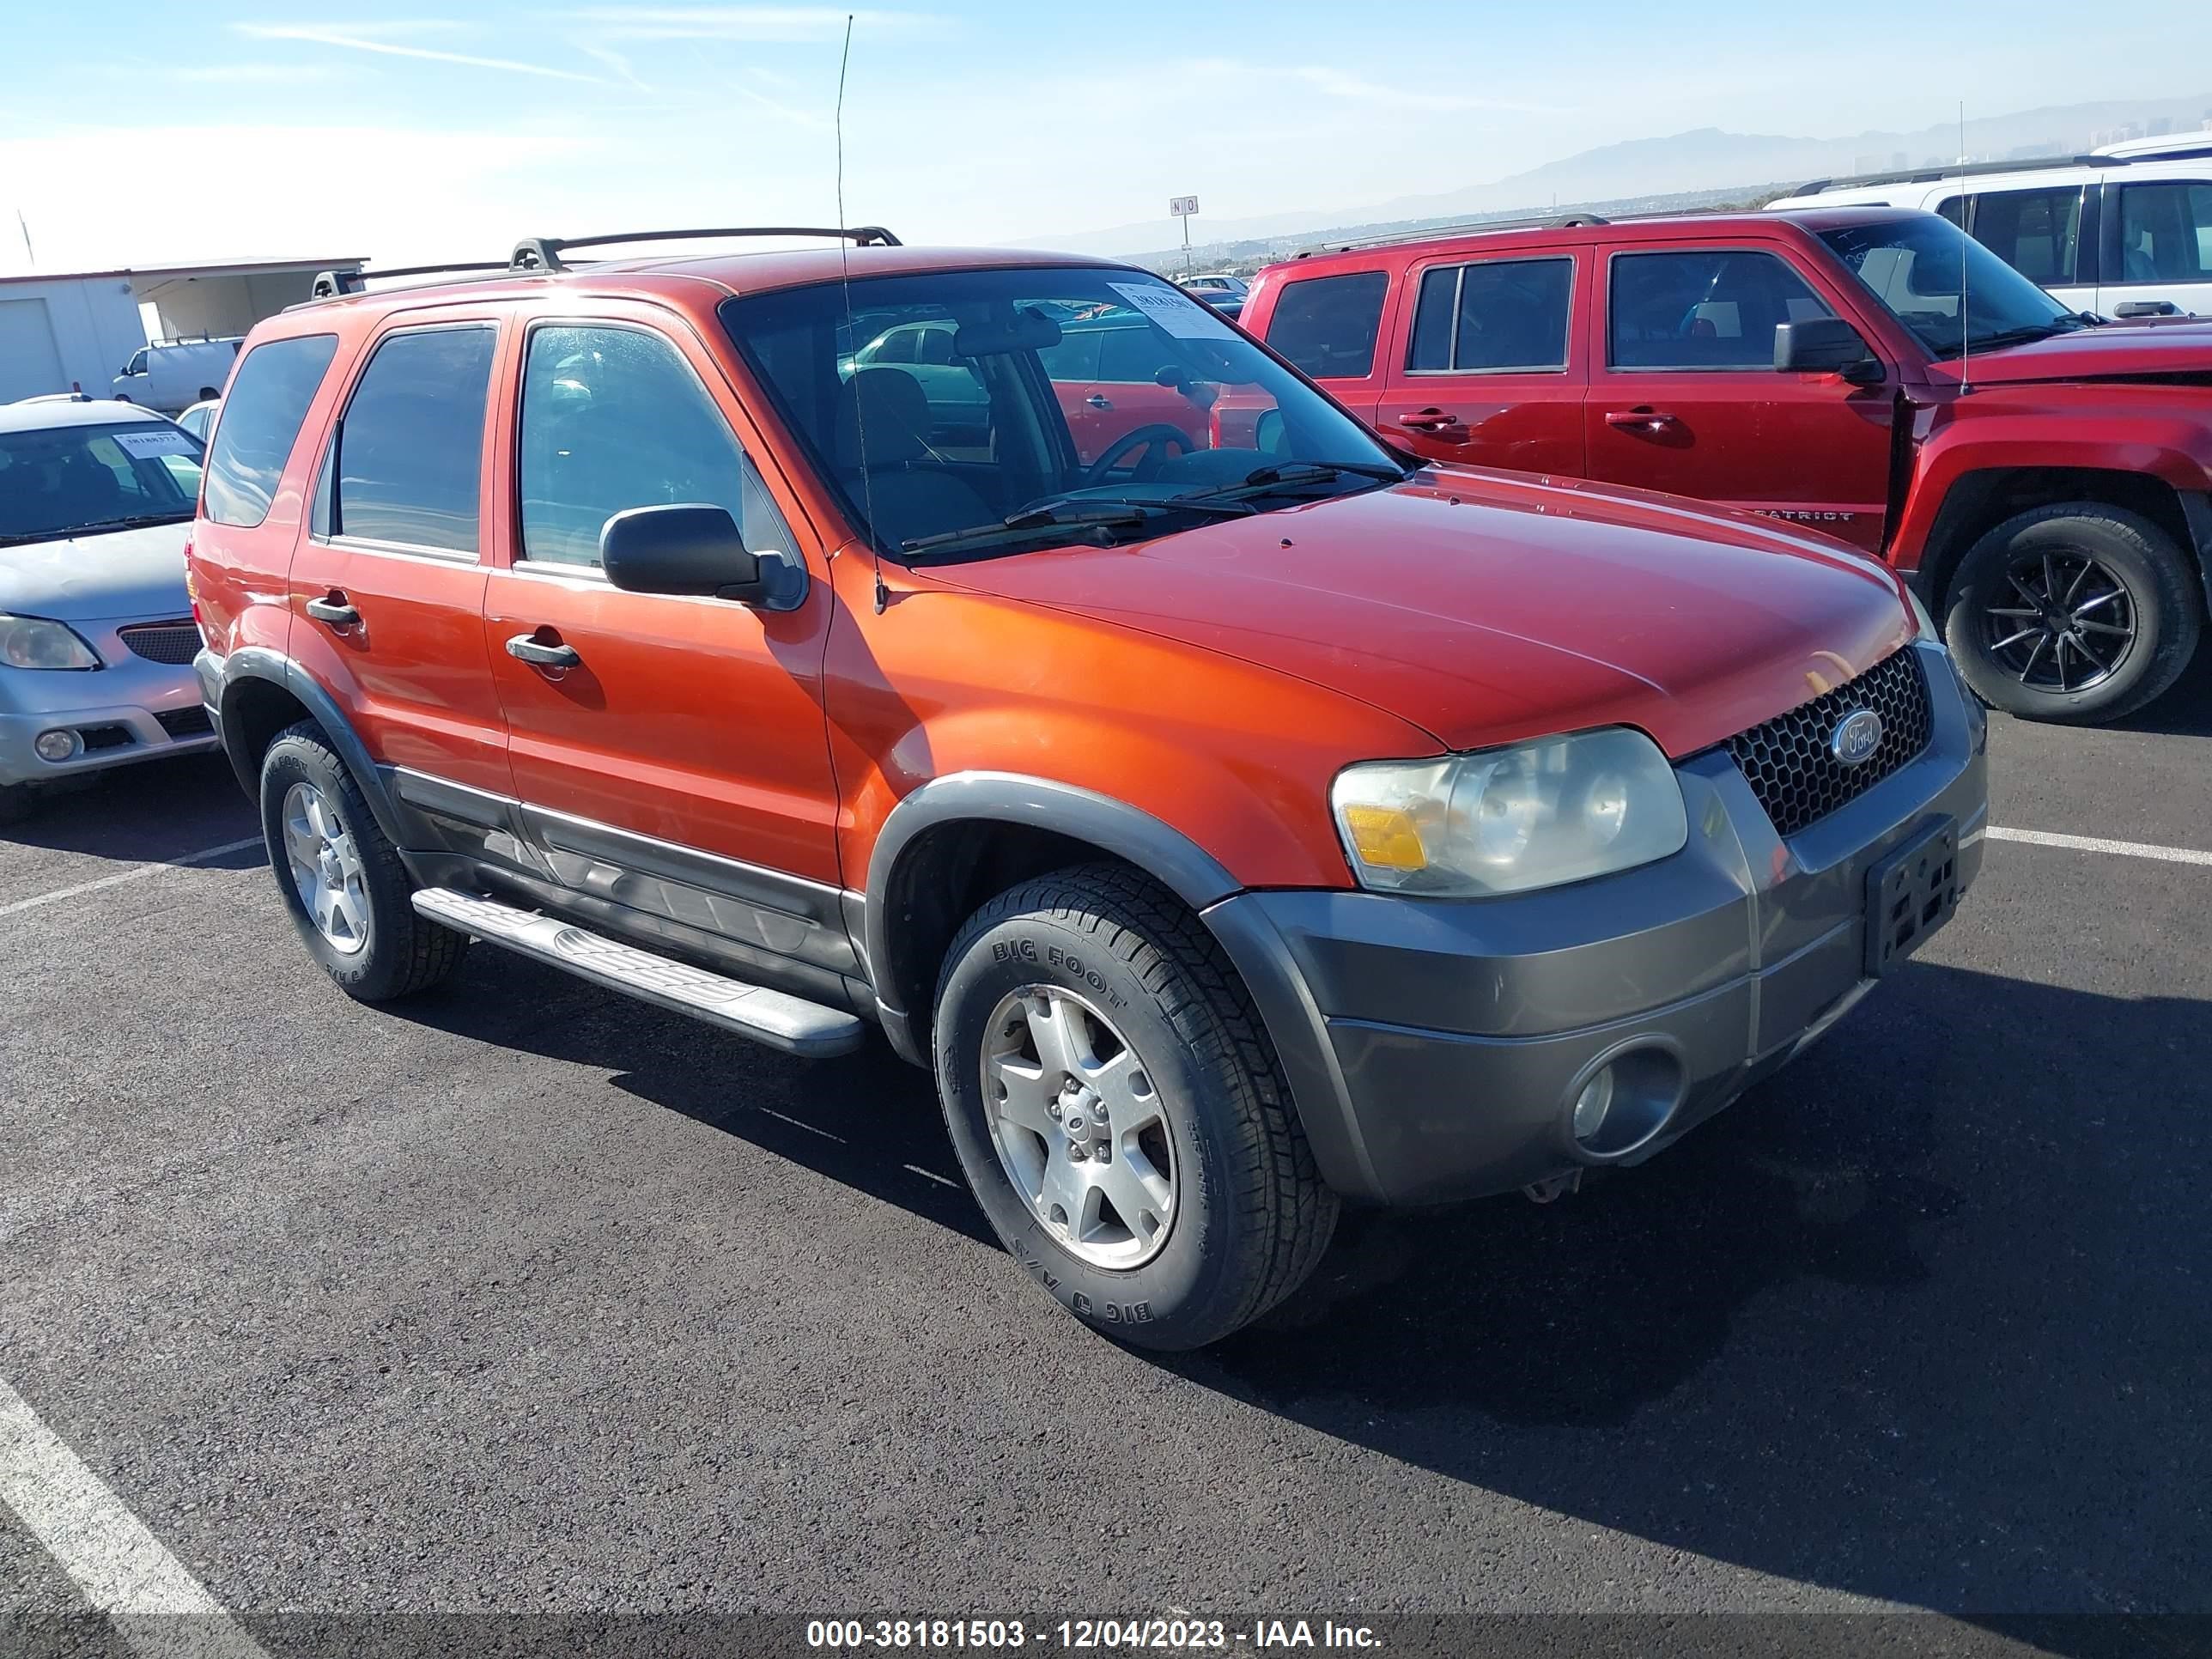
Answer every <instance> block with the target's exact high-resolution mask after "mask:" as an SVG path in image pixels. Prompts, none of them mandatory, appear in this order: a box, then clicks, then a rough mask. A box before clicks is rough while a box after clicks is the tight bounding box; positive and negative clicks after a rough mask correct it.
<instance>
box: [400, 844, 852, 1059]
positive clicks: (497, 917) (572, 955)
mask: <svg viewBox="0 0 2212 1659" xmlns="http://www.w3.org/2000/svg"><path fill="white" fill-rule="evenodd" d="M415 908H416V909H417V910H419V911H421V912H422V914H423V915H426V916H428V917H429V918H430V920H431V921H437V922H443V923H444V924H445V925H446V926H447V927H451V928H453V929H454V930H455V931H456V932H459V933H473V934H475V935H476V936H477V938H478V939H489V940H490V941H491V943H493V944H494V945H503V946H504V947H505V948H507V950H510V951H520V953H521V954H522V955H524V956H526V957H534V958H535V959H537V960H538V961H539V962H543V963H547V964H549V965H550V966H552V967H555V968H558V969H562V971H564V972H566V973H571V974H574V975H576V976H577V977H578V978H579V979H587V980H589V981H592V983H593V984H594V985H602V986H605V987H606V988H607V989H608V990H610V991H620V992H622V993H623V994H624V995H625V996H633V997H635V998H637V999H638V1000H639V1001H641V1002H650V1003H652V1004H653V1005H654V1006H656V1007H661V1008H666V1009H669V1010H671V1012H676V1013H679V1014H690V1016H691V1017H692V1018H695V1019H703V1020H705V1021H706V1022H707V1023H708V1024H710V1025H719V1026H720V1027H722V1028H723V1029H724V1030H729V1031H735V1032H736V1033H737V1034H738V1036H749V1037H750V1038H752V1039H753V1040H754V1041H755V1042H765V1043H766V1044H768V1046H769V1048H781V1049H782V1050H783V1052H784V1053H786V1054H799V1055H802V1056H804V1057H805V1058H807V1059H809V1060H818V1059H821V1058H823V1056H825V1055H829V1054H850V1053H851V1052H852V1051H853V1050H854V1049H855V1048H859V1047H860V1035H861V1032H860V1018H859V1017H858V1016H857V1015H854V1014H850V1013H847V1012H842V1010H839V1009H836V1008H825V1007H823V1006H822V1005H821V1004H820V1003H818V1002H809V1001H807V1000H805V998H804V997H795V996H792V995H790V994H787V993H785V992H782V991H771V990H769V988H768V987H766V986H763V985H748V984H746V983H745V981H743V980H741V979H732V978H730V977H728V976H727V975H723V974H714V973H709V972H708V971H707V970H706V969H703V968H693V967H691V966H690V965H689V964H687V963H681V962H674V961H671V960H670V959H669V958H668V957H660V956H655V955H653V952H652V951H641V950H639V949H638V948H637V947H636V946H635V945H624V944H623V943H622V942H621V941H620V940H618V939H609V938H607V937H606V936H605V934H601V933H592V932H591V931H590V930H589V929H588V928H584V927H577V926H576V924H575V923H574V922H573V921H561V920H560V919H559V918H557V917H555V916H548V915H541V914H539V913H538V911H535V910H520V909H517V908H515V907H514V906H513V905H511V904H501V903H500V902H498V901H497V900H496V899H488V898H478V897H477V896H476V895H474V894H472V893H457V892H455V891H454V890H453V889H451V888H449V887H425V888H423V889H422V890H420V891H418V892H417V893H416V895H415Z"/></svg>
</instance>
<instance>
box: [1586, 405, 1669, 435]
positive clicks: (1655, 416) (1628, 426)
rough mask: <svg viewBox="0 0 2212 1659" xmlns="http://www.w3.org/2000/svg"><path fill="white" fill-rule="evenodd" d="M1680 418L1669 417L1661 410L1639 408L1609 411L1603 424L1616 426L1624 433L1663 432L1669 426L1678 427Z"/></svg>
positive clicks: (1647, 407)
mask: <svg viewBox="0 0 2212 1659" xmlns="http://www.w3.org/2000/svg"><path fill="white" fill-rule="evenodd" d="M1680 422H1681V416H1679V415H1670V414H1668V412H1667V411H1666V410H1663V409H1652V408H1650V407H1649V406H1648V405H1646V406H1641V407H1638V408H1636V409H1609V410H1606V412H1605V423H1606V424H1607V426H1617V427H1619V428H1621V429H1622V430H1623V431H1625V432H1664V431H1665V430H1666V429H1667V428H1668V427H1670V426H1677V425H1680Z"/></svg>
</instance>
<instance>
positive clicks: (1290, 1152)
mask: <svg viewBox="0 0 2212 1659" xmlns="http://www.w3.org/2000/svg"><path fill="white" fill-rule="evenodd" d="M933 1041H934V1047H935V1049H936V1056H935V1059H936V1069H937V1081H938V1091H939V1097H940V1098H941V1100H942V1102H943V1103H944V1108H945V1124H946V1127H947V1128H948V1129H949V1130H950V1131H951V1137H952V1144H953V1149H954V1151H955V1152H957V1154H958V1155H959V1158H960V1164H961V1167H962V1169H963V1171H964V1172H965V1174H966V1175H967V1177H968V1184H969V1187H970V1188H972V1189H973V1190H974V1192H975V1199H976V1201H977V1203H978V1204H980V1205H981V1206H982V1210H983V1213H984V1214H985V1216H987V1218H989V1220H990V1223H991V1225H992V1226H993V1228H994V1230H995V1231H997V1233H998V1235H999V1237H1000V1239H1001V1240H1002V1241H1003V1242H1004V1243H1005V1244H1006V1249H1007V1251H1008V1253H1009V1254H1010V1255H1012V1256H1013V1258H1014V1259H1015V1260H1016V1261H1018V1262H1020V1263H1021V1265H1022V1266H1023V1267H1025V1268H1027V1269H1028V1270H1029V1273H1030V1277H1031V1278H1032V1279H1036V1281H1037V1283H1038V1284H1040V1285H1042V1286H1043V1287H1044V1288H1045V1289H1046V1290H1047V1291H1050V1292H1051V1293H1052V1294H1053V1295H1054V1297H1057V1298H1058V1299H1059V1300H1060V1303H1061V1304H1063V1305H1064V1306H1065V1307H1066V1308H1067V1309H1068V1310H1069V1311H1071V1312H1072V1313H1073V1314H1074V1315H1075V1316H1077V1317H1078V1318H1079V1319H1081V1320H1083V1321H1084V1322H1085V1323H1087V1324H1089V1325H1091V1326H1092V1327H1094V1328H1097V1329H1098V1330H1101V1331H1103V1332H1104V1333H1105V1334H1108V1335H1109V1336H1111V1337H1113V1338H1115V1340H1118V1341H1121V1342H1126V1343H1128V1344H1131V1345H1132V1346H1138V1347H1145V1348H1157V1349H1170V1350H1173V1349H1186V1348H1195V1347H1200V1346H1204V1345H1205V1344H1206V1343H1209V1342H1212V1341H1215V1340H1218V1339H1219V1338H1221V1337H1224V1336H1226V1335H1228V1334H1230V1333H1231V1331H1234V1330H1236V1329H1237V1328H1239V1327H1240V1326H1243V1325H1245V1324H1248V1323H1249V1322H1251V1321H1252V1320H1255V1319H1256V1318H1258V1317H1259V1316H1261V1314H1263V1313H1265V1312H1267V1310H1268V1309H1270V1308H1272V1307H1273V1306H1274V1305H1275V1304H1277V1303H1279V1302H1280V1301H1282V1300H1283V1298H1285V1297H1287V1296H1289V1295H1290V1293H1291V1291H1294V1290H1296V1289H1297V1287H1298V1285H1301V1284H1302V1283H1304V1280H1305V1279H1306V1277H1307V1275H1308V1274H1310V1273H1311V1272H1312V1271H1313V1269H1314V1267H1315V1265H1316V1263H1317V1262H1318V1261H1320V1260H1321V1257H1322V1252H1323V1251H1324V1250H1326V1249H1328V1242H1329V1239H1330V1237H1331V1236H1332V1234H1333V1233H1334V1231H1335V1227H1336V1217H1337V1198H1336V1194H1334V1193H1333V1192H1332V1191H1330V1190H1329V1188H1328V1187H1327V1186H1326V1185H1324V1184H1323V1183H1322V1179H1321V1177H1320V1175H1319V1174H1318V1173H1317V1172H1316V1169H1315V1167H1314V1160H1313V1153H1312V1151H1311V1149H1310V1147H1309V1146H1307V1144H1306V1139H1305V1135H1304V1132H1303V1131H1302V1130H1301V1128H1300V1127H1299V1126H1298V1123H1297V1117H1296V1115H1295V1114H1294V1113H1293V1111H1292V1110H1291V1100H1290V1090H1289V1087H1288V1085H1286V1084H1285V1081H1284V1079H1283V1075H1282V1068H1281V1066H1280V1064H1279V1062H1278V1061H1277V1060H1276V1058H1275V1054H1274V1050H1273V1047H1272V1046H1271V1045H1270V1044H1269V1042H1268V1041H1267V1033H1266V1031H1265V1030H1264V1029H1263V1028H1262V1027H1261V1024H1260V1019H1259V1016H1258V1014H1257V1012H1255V1010H1254V1008H1253V1006H1252V1003H1251V1000H1250V998H1249V995H1248V994H1246V992H1245V990H1244V988H1243V984H1242V982H1241V981H1239V980H1238V979H1237V976H1236V975H1235V973H1234V972H1233V971H1232V970H1231V968H1230V966H1229V964H1228V963H1227V961H1226V960H1225V958H1224V957H1223V956H1222V954H1221V951H1220V949H1219V947H1218V945H1216V944H1215V943H1214V940H1213V939H1212V935H1211V934H1209V933H1207V932H1206V927H1205V924H1204V923H1202V922H1200V921H1199V920H1198V918H1197V917H1196V916H1194V915H1192V914H1191V913H1190V912H1189V911H1188V909H1186V908H1184V907H1183V906H1182V904H1181V903H1179V902H1177V901H1176V899H1175V898H1174V897H1173V896H1171V895H1170V894H1169V893H1167V892H1165V891H1164V890H1162V889H1160V888H1159V887H1158V886H1156V885H1154V884H1152V882H1150V881H1149V880H1147V879H1146V878H1145V877H1143V876H1142V875H1140V874H1139V873H1138V872H1135V871H1133V870H1130V869H1127V868H1125V867H1122V866H1114V865H1086V866H1078V867H1076V868H1073V869H1068V870H1062V871H1059V872H1055V873H1054V874H1051V875H1048V876H1042V877H1039V878H1037V879H1036V880H1034V881H1030V882H1027V883H1024V884H1023V885H1021V886H1019V887H1016V888H1014V889H1012V890H1010V891H1007V892H1005V893H1001V894H1000V896H998V897H996V898H994V899H993V900H992V901H991V902H989V903H988V904H986V905H985V906H984V907H983V908H981V910H978V911H977V912H976V913H975V915H974V916H973V917H971V918H970V919H969V921H968V923H967V925H966V926H965V927H963V928H962V929H961V930H960V933H959V936H958V938H957V939H955V940H954V941H953V943H952V946H951V950H950V951H948V952H947V953H946V956H945V967H944V971H943V974H942V975H941V976H940V978H939V981H938V990H937V1001H936V1018H935V1024H934V1028H933Z"/></svg>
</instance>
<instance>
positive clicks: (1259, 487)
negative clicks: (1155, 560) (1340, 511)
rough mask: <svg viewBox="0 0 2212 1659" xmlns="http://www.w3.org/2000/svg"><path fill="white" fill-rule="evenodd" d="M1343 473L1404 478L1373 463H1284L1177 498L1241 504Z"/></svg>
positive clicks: (1397, 480)
mask: <svg viewBox="0 0 2212 1659" xmlns="http://www.w3.org/2000/svg"><path fill="white" fill-rule="evenodd" d="M1346 473H1350V474H1352V476H1353V477H1360V478H1373V479H1375V480H1376V482H1377V483H1400V482H1401V480H1403V479H1404V478H1405V477H1406V476H1407V474H1406V470H1405V469H1404V468H1403V467H1395V466H1384V465H1381V464H1380V463H1379V462H1375V461H1287V462H1285V463H1284V464H1283V465H1279V466H1262V467H1256V468H1255V469H1254V470H1253V471H1249V472H1248V473H1246V474H1245V475H1244V482H1243V483H1234V484H1225V485H1223V486H1222V487H1221V488H1220V489H1201V490H1200V491H1199V492H1198V493H1197V494H1196V495H1185V496H1182V497H1181V498H1180V499H1182V500H1183V501H1243V500H1245V499H1246V498H1247V497H1248V496H1252V495H1267V494H1268V493H1269V492H1270V491H1272V490H1276V489H1281V488H1283V486H1284V485H1285V484H1302V483H1328V482H1329V481H1330V480H1332V479H1334V478H1339V477H1343V476H1344V475H1345V474H1346Z"/></svg>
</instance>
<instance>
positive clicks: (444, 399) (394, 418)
mask: <svg viewBox="0 0 2212 1659" xmlns="http://www.w3.org/2000/svg"><path fill="white" fill-rule="evenodd" d="M498 338H499V336H498V331H497V330H495V328H494V327H492V325H489V324H488V323H484V324H475V323H471V324H466V325H462V326H459V327H454V328H426V329H414V330H410V331H406V332H404V333H398V334H388V335H386V337H384V339H383V341H382V343H380V344H379V345H378V346H377V348H376V355H375V356H374V357H372V358H370V359H369V362H368V368H367V369H366V370H364V371H363V372H362V377H361V380H360V383H359V384H358V385H356V386H355V387H354V392H353V398H352V400H351V401H350V402H349V403H348V404H347V405H346V411H345V415H344V416H343V419H342V420H341V421H340V422H339V424H338V440H337V466H336V483H337V492H336V495H335V497H334V500H333V504H332V513H331V532H332V533H333V534H335V535H339V536H343V537H346V538H349V539H351V540H355V541H372V542H392V543H397V544H399V545H401V546H403V547H419V548H428V549H432V550H435V551H438V552H441V553H468V554H473V553H474V552H475V551H476V550H477V500H478V489H477V486H478V482H479V480H480V479H481V478H482V477H483V429H484V398H485V394H486V392H488V391H489V387H490V385H491V362H492V350H493V348H494V346H495V344H496V343H497V342H498ZM230 422H231V412H230V410H228V409H225V410H224V411H223V417H222V426H223V427H224V428H228V426H229V425H230Z"/></svg>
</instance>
